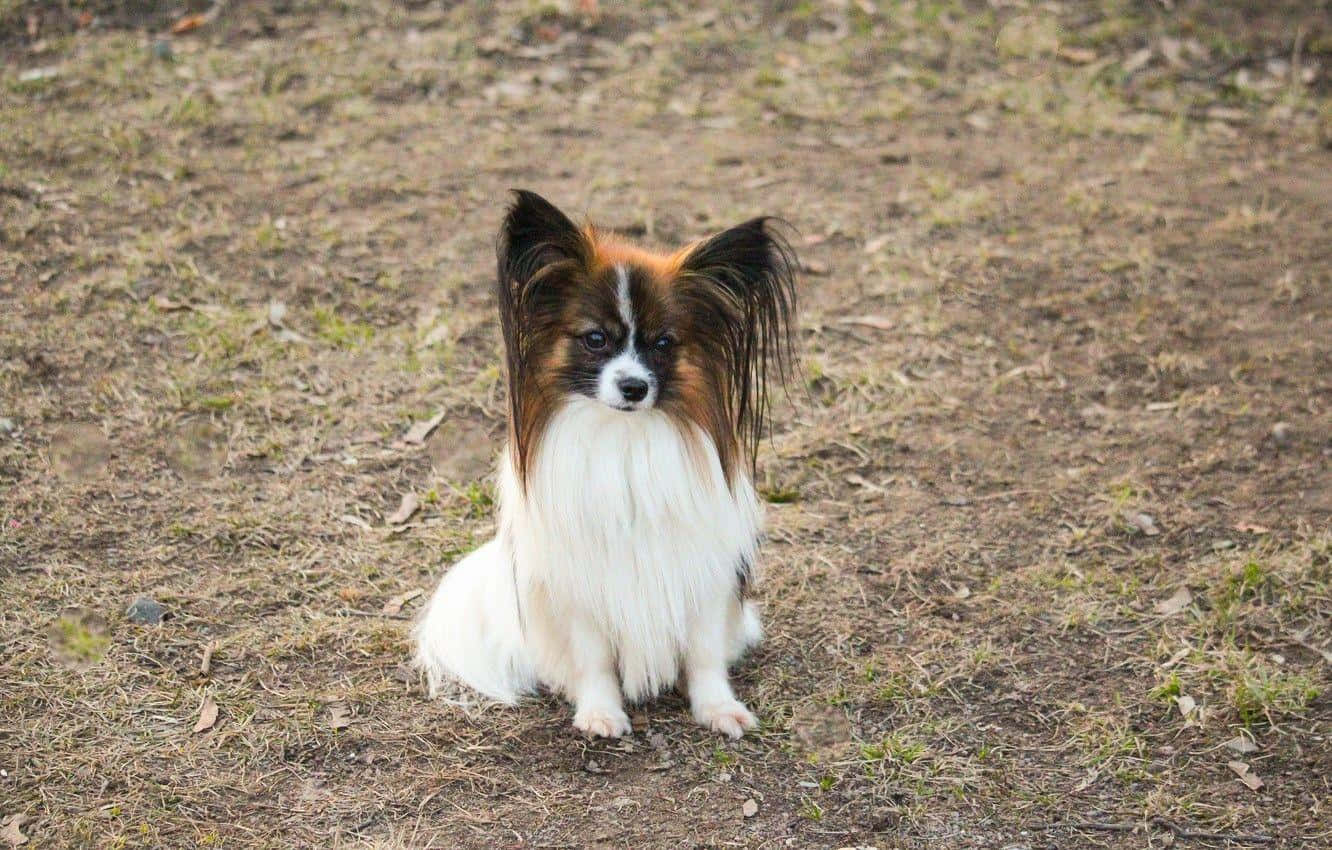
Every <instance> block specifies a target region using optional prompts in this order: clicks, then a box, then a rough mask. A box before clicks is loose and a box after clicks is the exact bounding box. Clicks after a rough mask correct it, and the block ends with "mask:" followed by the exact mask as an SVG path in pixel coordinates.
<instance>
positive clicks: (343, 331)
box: [314, 307, 375, 349]
mask: <svg viewBox="0 0 1332 850" xmlns="http://www.w3.org/2000/svg"><path fill="white" fill-rule="evenodd" d="M314 320H315V335H316V336H318V337H319V338H320V339H322V340H324V341H325V342H327V343H330V344H332V345H335V346H337V347H338V348H349V349H357V348H361V347H362V346H364V345H365V344H366V343H368V342H369V341H370V340H371V339H373V338H374V335H375V329H374V328H373V327H372V326H370V325H368V324H366V323H365V322H349V321H347V320H346V319H344V318H342V317H341V316H339V315H338V314H337V313H335V312H333V311H332V310H330V309H327V308H324V307H320V308H316V309H315V311H314Z"/></svg>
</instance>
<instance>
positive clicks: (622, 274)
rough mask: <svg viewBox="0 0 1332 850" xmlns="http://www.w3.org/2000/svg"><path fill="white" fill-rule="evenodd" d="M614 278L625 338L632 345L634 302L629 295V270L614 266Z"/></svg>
mask: <svg viewBox="0 0 1332 850" xmlns="http://www.w3.org/2000/svg"><path fill="white" fill-rule="evenodd" d="M615 280H616V281H617V282H618V283H619V288H618V291H617V295H618V298H617V300H618V302H619V307H620V321H622V322H624V327H625V339H627V340H629V345H630V346H631V347H632V346H633V342H634V304H633V300H632V299H630V297H629V270H628V269H626V268H625V267H624V266H623V265H619V266H616V267H615Z"/></svg>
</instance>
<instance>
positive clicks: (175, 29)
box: [171, 15, 208, 35]
mask: <svg viewBox="0 0 1332 850" xmlns="http://www.w3.org/2000/svg"><path fill="white" fill-rule="evenodd" d="M206 23H208V16H207V15H186V16H185V17H183V18H181V19H180V20H179V21H176V22H175V23H174V24H172V25H171V34H172V35H180V34H181V33H187V32H190V31H191V30H197V29H198V28H199V27H201V26H203V25H204V24H206Z"/></svg>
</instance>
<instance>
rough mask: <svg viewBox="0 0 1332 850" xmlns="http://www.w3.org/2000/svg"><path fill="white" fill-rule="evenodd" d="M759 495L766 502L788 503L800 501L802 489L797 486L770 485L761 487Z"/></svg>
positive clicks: (774, 503)
mask: <svg viewBox="0 0 1332 850" xmlns="http://www.w3.org/2000/svg"><path fill="white" fill-rule="evenodd" d="M759 495H761V496H762V497H763V500H764V501H765V502H768V503H770V504H773V505H787V504H790V503H792V502H798V501H800V490H799V489H797V488H795V487H787V486H783V485H780V484H774V485H769V486H766V487H760V488H759Z"/></svg>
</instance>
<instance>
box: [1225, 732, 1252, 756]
mask: <svg viewBox="0 0 1332 850" xmlns="http://www.w3.org/2000/svg"><path fill="white" fill-rule="evenodd" d="M1226 749H1228V750H1231V751H1233V752H1237V753H1239V754H1240V755H1248V754H1249V753H1253V752H1257V751H1258V745H1257V744H1255V743H1254V742H1253V740H1252V739H1251V738H1246V737H1245V736H1243V735H1236V736H1235V737H1233V738H1231V739H1230V740H1229V741H1226Z"/></svg>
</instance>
